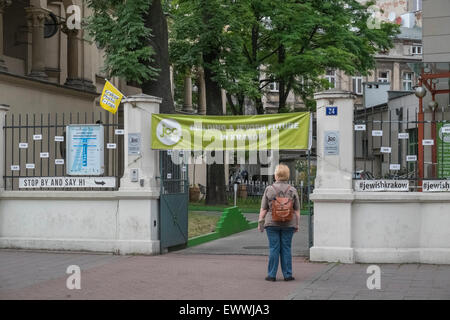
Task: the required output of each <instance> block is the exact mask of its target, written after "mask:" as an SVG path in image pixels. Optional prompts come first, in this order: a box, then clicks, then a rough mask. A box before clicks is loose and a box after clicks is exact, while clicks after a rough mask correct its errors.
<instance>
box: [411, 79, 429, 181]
mask: <svg viewBox="0 0 450 320" xmlns="http://www.w3.org/2000/svg"><path fill="white" fill-rule="evenodd" d="M422 74H423V73H422ZM414 94H415V95H416V97H417V98H419V113H418V114H417V120H418V128H417V129H418V130H417V136H418V137H417V140H418V141H417V142H418V143H417V144H418V150H417V151H418V154H417V160H418V162H417V171H418V174H419V181H418V187H422V182H423V177H424V153H423V138H424V130H423V129H424V125H423V124H424V114H423V97H425V96H426V94H427V90H426V89H425V88H424V87H422V77H420V78H419V84H418V86H416V87H414Z"/></svg>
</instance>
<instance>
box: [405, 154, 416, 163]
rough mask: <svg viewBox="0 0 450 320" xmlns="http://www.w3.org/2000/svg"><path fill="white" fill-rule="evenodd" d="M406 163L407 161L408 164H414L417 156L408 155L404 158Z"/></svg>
mask: <svg viewBox="0 0 450 320" xmlns="http://www.w3.org/2000/svg"><path fill="white" fill-rule="evenodd" d="M406 161H408V162H414V161H417V156H416V155H409V156H406Z"/></svg>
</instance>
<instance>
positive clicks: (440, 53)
mask: <svg viewBox="0 0 450 320" xmlns="http://www.w3.org/2000/svg"><path fill="white" fill-rule="evenodd" d="M422 1H423V45H424V61H425V62H449V61H450V2H449V1H448V0H422Z"/></svg>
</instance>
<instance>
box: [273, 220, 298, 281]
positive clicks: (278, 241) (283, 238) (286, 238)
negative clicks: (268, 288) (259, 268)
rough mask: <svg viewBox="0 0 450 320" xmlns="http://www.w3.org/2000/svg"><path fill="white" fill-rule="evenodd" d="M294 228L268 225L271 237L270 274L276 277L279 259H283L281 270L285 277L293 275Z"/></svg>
mask: <svg viewBox="0 0 450 320" xmlns="http://www.w3.org/2000/svg"><path fill="white" fill-rule="evenodd" d="M294 231H295V229H294V228H286V227H267V228H266V233H267V238H269V267H268V276H269V277H272V278H276V275H277V271H278V261H279V260H281V271H282V272H283V276H284V278H289V277H292V252H291V251H292V250H291V248H292V237H293V235H294Z"/></svg>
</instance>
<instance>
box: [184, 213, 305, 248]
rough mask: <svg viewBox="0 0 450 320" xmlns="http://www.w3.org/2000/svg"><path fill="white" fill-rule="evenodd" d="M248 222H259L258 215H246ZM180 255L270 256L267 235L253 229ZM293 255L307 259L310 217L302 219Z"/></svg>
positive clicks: (293, 246)
mask: <svg viewBox="0 0 450 320" xmlns="http://www.w3.org/2000/svg"><path fill="white" fill-rule="evenodd" d="M246 218H247V219H248V220H251V221H254V220H258V215H257V214H256V215H255V214H246ZM177 253H180V254H226V255H234V254H238V255H265V256H267V255H268V254H269V244H268V240H267V235H266V233H265V232H264V233H261V232H259V231H258V230H257V229H252V230H248V231H244V232H240V233H236V234H233V235H232V236H229V237H226V238H221V239H218V240H214V241H210V242H207V243H204V244H201V245H198V246H195V247H192V248H187V249H185V250H181V251H177ZM292 255H293V256H298V257H307V256H308V255H309V248H308V217H307V216H301V217H300V230H299V231H298V232H297V233H295V234H294V238H293V240H292Z"/></svg>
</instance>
